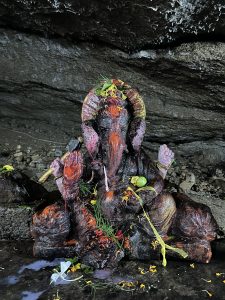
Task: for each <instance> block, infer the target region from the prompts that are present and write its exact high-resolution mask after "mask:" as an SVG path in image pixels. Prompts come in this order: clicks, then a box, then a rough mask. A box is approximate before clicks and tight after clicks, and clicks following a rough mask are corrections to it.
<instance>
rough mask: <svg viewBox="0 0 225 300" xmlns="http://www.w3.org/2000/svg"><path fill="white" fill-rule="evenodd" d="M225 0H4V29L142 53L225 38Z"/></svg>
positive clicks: (1, 11)
mask: <svg viewBox="0 0 225 300" xmlns="http://www.w3.org/2000/svg"><path fill="white" fill-rule="evenodd" d="M224 12H225V5H224V1H223V0H210V1H204V0H197V1H196V0H171V1H166V0H135V1H132V0H126V1H115V0H107V1H102V0H92V1H88V0H86V1H73V0H33V1H30V0H11V1H8V0H1V1H0V18H1V19H0V25H2V26H7V27H11V28H16V29H20V30H29V31H33V32H39V33H44V34H46V33H47V34H51V35H60V36H64V37H67V38H70V39H73V40H74V39H75V40H77V39H81V40H95V41H100V42H103V43H107V44H111V45H114V46H116V47H118V48H121V49H124V50H127V49H138V48H139V49H140V48H142V47H146V46H150V45H151V46H153V45H155V46H158V45H165V44H168V43H171V42H173V41H179V40H182V39H185V38H186V39H187V38H191V39H194V38H195V37H196V36H198V38H202V39H207V38H208V39H210V38H214V37H215V38H224V37H225V34H224V32H225V31H224V28H225V22H224Z"/></svg>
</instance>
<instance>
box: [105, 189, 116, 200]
mask: <svg viewBox="0 0 225 300" xmlns="http://www.w3.org/2000/svg"><path fill="white" fill-rule="evenodd" d="M113 196H114V191H108V192H106V201H112V200H113Z"/></svg>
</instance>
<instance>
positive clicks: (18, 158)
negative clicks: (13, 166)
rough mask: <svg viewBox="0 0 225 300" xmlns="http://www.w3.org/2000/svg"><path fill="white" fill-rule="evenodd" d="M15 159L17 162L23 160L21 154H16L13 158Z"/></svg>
mask: <svg viewBox="0 0 225 300" xmlns="http://www.w3.org/2000/svg"><path fill="white" fill-rule="evenodd" d="M15 160H16V161H17V162H18V163H19V162H21V161H23V156H18V157H16V158H15Z"/></svg>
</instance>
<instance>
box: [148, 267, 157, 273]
mask: <svg viewBox="0 0 225 300" xmlns="http://www.w3.org/2000/svg"><path fill="white" fill-rule="evenodd" d="M149 272H151V273H156V272H157V269H156V266H150V267H149Z"/></svg>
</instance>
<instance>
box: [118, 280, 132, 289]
mask: <svg viewBox="0 0 225 300" xmlns="http://www.w3.org/2000/svg"><path fill="white" fill-rule="evenodd" d="M118 285H119V286H121V287H122V288H131V287H134V286H135V284H134V283H133V282H132V281H120V282H118Z"/></svg>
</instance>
